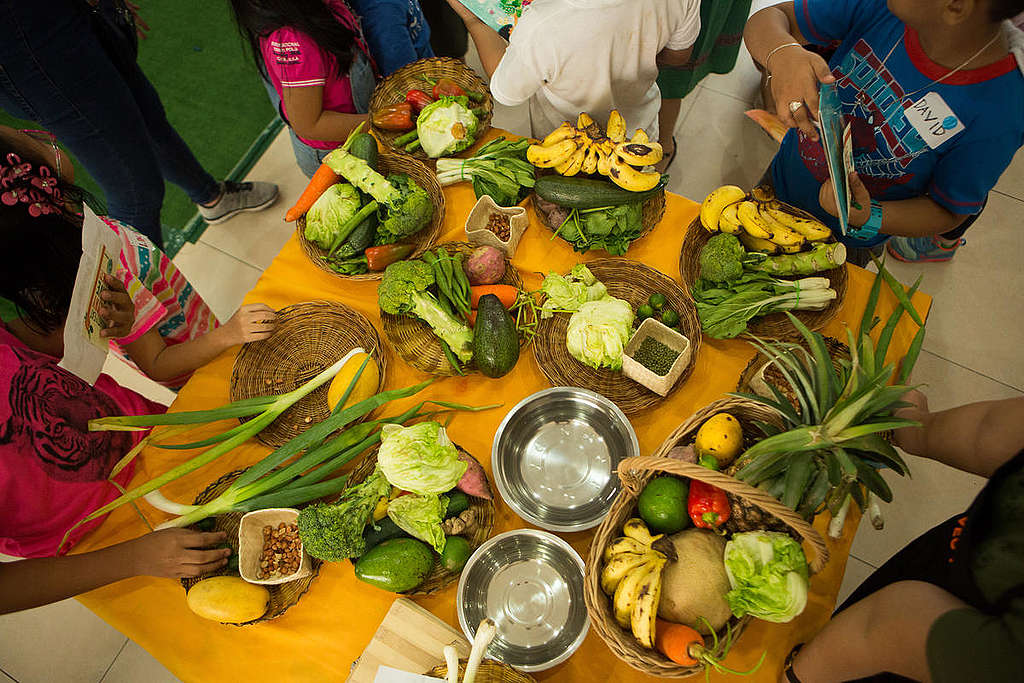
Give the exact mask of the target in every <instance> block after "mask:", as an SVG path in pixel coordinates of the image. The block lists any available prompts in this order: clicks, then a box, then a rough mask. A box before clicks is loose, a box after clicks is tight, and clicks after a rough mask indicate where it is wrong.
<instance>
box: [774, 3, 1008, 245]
mask: <svg viewBox="0 0 1024 683" xmlns="http://www.w3.org/2000/svg"><path fill="white" fill-rule="evenodd" d="M795 12H796V18H797V24H798V25H799V28H800V31H801V33H803V35H804V37H805V38H807V39H808V40H810V41H811V42H813V43H816V44H819V45H827V44H830V43H832V42H834V41H841V42H840V45H839V47H838V49H837V50H836V52H835V55H834V56H833V57H832V59H831V61H830V62H829V66H830V67H831V68H832V74H833V75H834V76H835V77H836V84H837V86H838V89H839V99H840V100H841V101H842V106H843V114H844V115H845V116H846V120H847V121H848V122H849V123H850V127H851V133H852V137H853V156H854V165H855V167H856V170H857V173H858V174H859V175H860V177H861V180H863V182H864V185H865V186H866V187H867V189H868V192H870V193H871V196H872V198H874V199H878V200H881V201H885V200H900V199H911V198H913V197H919V196H921V195H926V196H927V197H929V198H930V199H932V200H933V201H935V202H936V203H938V204H939V205H940V206H943V207H945V208H946V209H948V210H949V211H951V212H953V213H955V214H974V213H977V212H978V211H980V210H981V207H982V206H983V205H984V202H985V198H986V197H987V196H988V192H989V190H991V189H992V187H993V186H994V185H995V184H996V181H997V180H998V179H999V176H1000V175H1001V174H1002V172H1003V171H1004V170H1005V169H1006V167H1007V166H1008V165H1009V163H1010V160H1011V159H1013V155H1014V152H1016V151H1017V149H1018V148H1019V147H1020V146H1021V144H1022V143H1024V76H1022V75H1021V73H1020V71H1019V70H1018V68H1017V63H1016V60H1015V59H1014V58H1013V56H1012V55H1007V56H1006V57H1005V58H1004V59H1001V60H1000V61H998V62H996V63H994V64H989V65H987V66H984V67H981V68H979V69H969V70H961V71H958V72H956V73H953V74H952V75H950V76H948V77H946V78H944V79H943V80H942V81H941V82H940V83H933V81H935V80H937V79H940V78H943V76H946V74H949V72H950V70H949V69H946V68H944V67H942V66H940V65H938V64H936V63H935V62H933V61H932V60H931V59H929V57H928V56H927V55H926V54H925V52H924V50H923V49H922V47H921V43H920V41H919V39H918V35H917V32H916V31H915V30H914V29H912V28H910V27H908V26H906V25H905V24H904V23H903V22H902V21H900V20H899V19H897V18H896V17H895V16H893V14H892V13H891V12H889V10H888V9H887V8H886V2H885V0H796V2H795ZM890 50H891V51H892V54H891V55H890V54H889V53H890ZM887 55H888V58H886V56H887ZM929 93H937V94H938V95H939V96H940V97H941V98H942V100H943V101H944V102H945V103H946V105H947V106H948V107H949V108H950V109H951V110H952V112H953V115H955V117H956V118H957V119H958V120H959V121H960V123H962V124H963V126H964V129H963V130H962V131H960V132H958V133H956V134H955V135H953V136H951V137H949V138H948V139H946V140H945V141H944V142H942V143H941V144H939V145H938V146H937V147H936V148H935V149H932V148H931V147H929V146H928V144H927V143H926V142H925V140H924V138H923V137H922V135H921V134H920V133H918V131H917V129H916V128H914V126H913V125H911V123H910V122H909V121H908V120H907V118H906V117H905V116H904V111H905V110H906V109H908V108H909V107H910V106H911V105H912V104H913V103H915V102H918V101H920V99H921V98H922V97H925V96H926V95H928V94H929ZM929 99H931V98H929ZM939 123H940V125H941V123H942V122H939ZM945 124H946V126H947V128H948V127H950V126H952V125H954V122H953V121H952V119H948V118H947V119H946V121H945ZM827 179H828V167H827V165H826V161H825V153H824V150H823V149H822V146H821V143H820V142H812V141H811V140H810V139H808V138H807V137H806V136H805V135H803V134H802V133H800V132H799V130H798V129H792V130H790V131H789V132H788V133H787V134H786V137H785V139H783V141H782V147H781V149H780V150H779V153H778V154H777V155H776V156H775V159H774V161H773V162H772V180H773V182H774V183H775V191H776V194H777V195H778V197H779V198H780V199H782V200H783V201H785V202H788V203H790V204H793V205H795V206H799V207H802V208H804V209H806V210H808V211H810V212H811V213H813V214H814V215H816V216H817V217H818V218H820V219H821V220H822V221H824V222H825V223H826V224H827V225H829V226H830V227H831V228H832V229H833V230H836V229H837V228H838V221H837V220H836V219H835V218H834V217H832V216H831V215H829V214H828V213H826V212H825V210H824V209H822V208H821V204H820V203H819V202H818V192H819V190H820V189H821V185H822V183H824V182H825V181H826V180H827ZM887 237H888V236H887V235H879V236H878V237H876V238H875V239H873V240H870V241H866V242H862V241H859V240H853V239H851V238H846V239H844V241H845V242H846V243H847V244H849V245H851V246H870V245H872V244H877V243H879V242H882V241H884V240H885V239H887Z"/></svg>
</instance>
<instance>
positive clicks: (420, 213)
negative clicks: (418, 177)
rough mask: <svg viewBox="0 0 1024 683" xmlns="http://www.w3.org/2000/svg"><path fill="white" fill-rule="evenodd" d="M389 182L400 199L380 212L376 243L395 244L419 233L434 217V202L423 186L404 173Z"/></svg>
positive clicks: (391, 178) (392, 176)
mask: <svg viewBox="0 0 1024 683" xmlns="http://www.w3.org/2000/svg"><path fill="white" fill-rule="evenodd" d="M388 182H389V183H390V184H391V187H393V188H395V189H396V190H397V191H398V193H399V196H398V197H397V198H396V199H395V200H394V201H392V202H391V203H390V204H388V206H387V207H386V208H385V210H384V212H383V215H380V214H379V213H378V217H379V218H380V225H379V226H377V238H376V239H375V240H374V244H376V245H378V246H379V245H381V244H394V243H395V242H398V241H399V240H402V239H404V238H406V237H408V236H409V235H412V234H414V233H417V232H419V231H420V230H422V229H423V228H424V226H426V225H427V223H429V222H430V219H431V218H433V216H434V203H433V202H432V201H431V199H430V195H429V194H427V191H426V190H424V189H423V188H422V187H420V186H419V185H417V184H416V183H414V182H413V181H412V178H410V177H409V176H407V175H405V174H401V173H396V174H394V175H389V176H388Z"/></svg>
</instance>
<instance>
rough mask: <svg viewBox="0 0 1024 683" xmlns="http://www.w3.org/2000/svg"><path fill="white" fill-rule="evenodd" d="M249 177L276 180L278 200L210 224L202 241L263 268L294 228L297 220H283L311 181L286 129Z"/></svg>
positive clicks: (274, 181) (273, 181)
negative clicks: (286, 212)
mask: <svg viewBox="0 0 1024 683" xmlns="http://www.w3.org/2000/svg"><path fill="white" fill-rule="evenodd" d="M246 180H263V181H266V182H271V183H277V185H278V188H279V192H280V194H279V195H278V198H277V201H276V202H275V203H274V204H272V205H271V206H269V207H268V208H266V209H264V210H263V211H253V212H247V213H242V214H238V215H237V216H235V217H234V218H232V219H231V220H229V221H225V222H224V223H218V224H216V225H211V226H209V227H208V228H207V229H206V232H204V233H203V236H202V237H201V238H200V239H199V242H200V243H201V244H208V245H210V246H212V247H216V248H217V249H220V250H221V251H223V252H224V253H226V254H230V255H231V256H234V257H235V258H237V259H238V260H239V261H242V262H244V263H247V264H249V265H251V266H253V267H255V268H257V269H259V270H261V271H262V270H265V269H266V268H267V266H269V265H270V263H271V261H273V260H274V257H275V256H277V252H279V251H280V250H281V247H282V246H284V243H285V242H287V241H288V237H289V236H290V235H291V234H292V232H293V231H294V230H295V224H294V223H285V222H284V214H285V211H287V210H288V207H290V206H291V205H292V204H294V203H295V200H297V199H298V198H299V195H300V194H302V190H304V189H305V187H306V184H307V183H308V182H309V180H308V179H307V178H306V176H304V175H303V174H302V171H300V170H299V165H298V164H297V163H296V162H295V154H294V153H293V152H292V146H291V140H290V139H289V136H288V130H287V129H283V130H282V131H281V132H280V133H279V134H278V136H277V138H276V139H275V140H274V141H273V142H272V143H271V144H270V147H269V148H267V151H266V152H265V153H264V154H263V156H262V157H261V158H260V160H259V161H257V162H256V165H255V166H253V168H252V171H250V172H249V175H248V176H246Z"/></svg>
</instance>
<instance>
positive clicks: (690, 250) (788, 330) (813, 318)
mask: <svg viewBox="0 0 1024 683" xmlns="http://www.w3.org/2000/svg"><path fill="white" fill-rule="evenodd" d="M711 237H712V235H711V233H710V232H708V231H707V230H705V229H704V226H703V225H701V223H700V218H699V217H698V218H694V219H693V222H692V223H690V227H689V229H688V230H687V231H686V237H685V238H684V239H683V248H682V251H680V253H679V274H680V277H681V278H682V281H683V284H684V285H686V289H687V291H688V292H689V291H690V290H692V288H693V284H694V283H695V282H696V281H697V280H698V279H700V250H701V248H703V246H704V245H705V244H707V243H708V240H710V239H711ZM815 276H821V277H827V278H828V280H829V282H830V283H832V284H831V286H832V289H834V290H836V298H835V299H833V300H832V301H831V302H830V303H829V305H828V306H827V307H825V308H824V309H822V310H820V311H793V314H794V315H795V316H796V317H797V318H798V319H799V320H800V322H802V323H803V324H804V325H806V326H807V327H808V328H809V329H811V330H820V329H821V328H823V327H824V326H825V325H827V324H828V323H829V322H830V321H831V320H832V319H833V318H835V317H836V314H837V313H838V312H839V308H840V307H841V306H842V305H843V300H844V299H845V298H846V285H847V279H848V275H847V273H846V265H845V264H844V265H842V266H840V267H839V268H833V269H832V270H826V271H824V272H822V273H815ZM782 279H785V280H792V279H797V278H782ZM747 333H748V334H752V335H754V336H756V337H761V338H762V339H784V338H790V337H794V336H799V332H797V330H796V328H795V327H793V324H792V323H790V322H789V318H787V317H786V314H785V313H769V314H768V315H766V316H762V317H759V318H753V319H752V320H751V321H750V322H748V323H747Z"/></svg>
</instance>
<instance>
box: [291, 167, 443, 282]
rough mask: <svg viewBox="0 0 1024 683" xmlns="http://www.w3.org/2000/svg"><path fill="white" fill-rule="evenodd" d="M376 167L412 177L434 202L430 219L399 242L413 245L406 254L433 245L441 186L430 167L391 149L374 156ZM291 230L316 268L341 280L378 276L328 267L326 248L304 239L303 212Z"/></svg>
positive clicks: (438, 232)
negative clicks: (348, 272)
mask: <svg viewBox="0 0 1024 683" xmlns="http://www.w3.org/2000/svg"><path fill="white" fill-rule="evenodd" d="M377 171H378V172H379V173H380V174H381V175H383V176H385V177H386V176H389V175H391V174H394V173H404V174H405V175H407V176H409V177H410V178H412V181H413V182H414V183H416V184H417V185H419V186H420V187H421V188H423V189H424V190H426V191H427V194H429V195H430V201H431V203H432V204H433V205H434V216H433V218H431V219H430V223H428V224H427V225H426V227H424V228H423V229H422V230H420V231H419V232H417V233H415V234H413V235H410V236H409V237H408V238H407V239H405V240H403V243H408V244H412V245H415V247H416V249H415V251H413V253H412V256H410V258H415V257H417V256H419V255H420V254H422V253H423V252H424V251H426V250H427V249H429V248H430V247H431V246H433V244H434V242H436V241H437V239H438V237H440V236H441V226H442V225H443V224H444V190H443V189H442V188H441V184H440V183H439V182H437V176H436V175H435V174H434V172H433V171H432V170H430V168H428V167H427V166H426V164H424V163H423V162H421V161H417V160H416V159H413V158H412V157H410V156H409V155H407V154H395V153H394V152H381V153H380V157H379V158H378V160H377ZM295 232H296V234H297V235H298V238H299V244H300V246H301V247H302V252H303V253H304V254H305V255H306V256H307V257H308V258H309V260H310V261H312V262H313V265H315V266H316V267H317V268H319V269H320V270H322V271H324V272H325V273H329V274H331V275H333V276H334V277H336V278H340V279H342V280H379V279H380V278H381V275H383V273H382V272H379V271H378V272H369V273H363V274H361V275H343V274H341V273H339V272H338V271H336V270H334V269H333V268H331V266H330V264H329V263H328V261H327V252H325V251H324V250H323V249H321V248H320V247H319V246H317V245H316V244H313V243H312V242H310V241H309V240H308V239H306V216H305V214H303V215H302V216H300V217H299V219H298V220H297V221H296V222H295Z"/></svg>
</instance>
